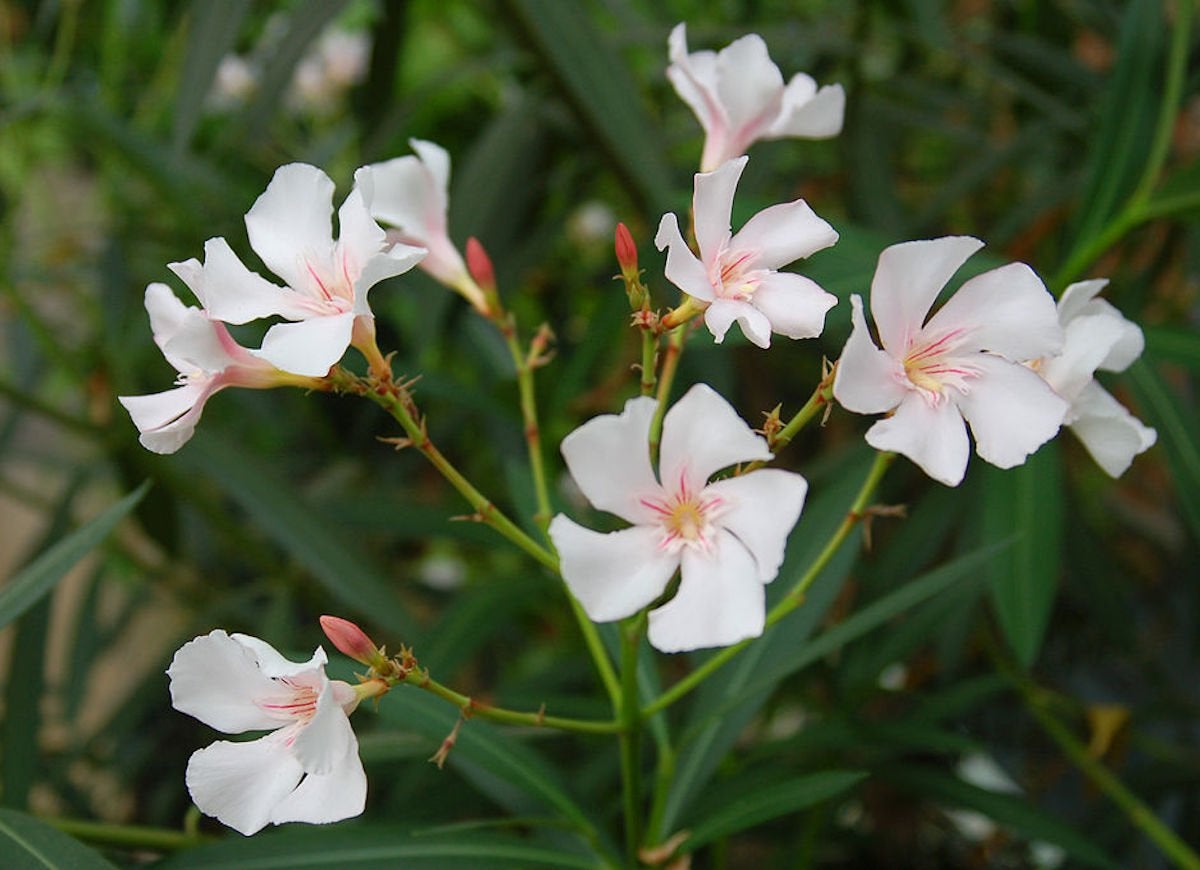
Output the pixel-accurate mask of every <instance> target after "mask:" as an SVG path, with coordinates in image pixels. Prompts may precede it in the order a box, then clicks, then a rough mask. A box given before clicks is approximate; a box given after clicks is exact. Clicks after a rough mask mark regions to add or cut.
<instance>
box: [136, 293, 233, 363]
mask: <svg viewBox="0 0 1200 870" xmlns="http://www.w3.org/2000/svg"><path fill="white" fill-rule="evenodd" d="M147 302H149V299H147ZM224 336H228V332H226V331H225V324H223V323H218V322H214V321H212V320H209V319H208V318H207V317H206V316H205V315H204V312H202V311H201V310H200V309H199V308H189V309H187V311H186V312H185V313H184V316H183V320H182V322H181V323H180V325H179V329H177V330H176V331H175V334H174V335H172V336H171V337H170V338H168V339H167V340H166V341H164V342H163V343H162V352H163V356H165V357H166V358H167V359H168V360H170V361H171V362H172V364H175V363H183V365H182V366H180V367H179V371H180V372H181V373H183V374H192V373H195V372H197V371H200V372H204V373H206V374H216V373H218V372H222V371H224V370H225V369H227V368H229V367H230V366H232V365H236V364H237V363H239V362H243V361H245V360H248V359H249V357H245V358H244V359H242V360H238V359H234V358H233V356H231V355H230V353H229V350H228V349H227V346H226V344H225V342H224V341H222V338H223V337H224ZM229 346H230V347H236V345H233V344H232V342H231V343H230V345H229Z"/></svg>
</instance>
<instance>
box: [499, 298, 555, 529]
mask: <svg viewBox="0 0 1200 870" xmlns="http://www.w3.org/2000/svg"><path fill="white" fill-rule="evenodd" d="M496 325H497V326H498V327H499V328H500V332H501V334H503V336H504V343H505V344H506V345H508V352H509V354H510V355H511V356H512V361H513V365H514V366H515V367H516V370H517V391H518V393H519V394H520V401H521V422H522V424H523V425H524V427H525V446H526V449H527V451H528V453H529V469H530V473H531V474H532V476H533V491H534V493H535V496H536V498H537V513H536V514H535V515H534V517H533V520H534V522H535V523H537V526H538V528H539V529H541V530H542V532H543V533H545V531H546V527H547V526H549V525H550V493H549V489H548V487H547V486H546V467H545V463H544V462H543V460H542V438H541V429H540V427H539V425H538V412H537V395H536V393H535V392H534V384H533V367H532V366H531V365H530V360H529V358H528V356H527V355H526V354H525V352H524V351H522V349H521V343H520V342H519V341H518V340H517V330H516V326H515V325H514V323H513V321H512V318H511V316H507V317H504V316H501V319H500V320H497V324H496Z"/></svg>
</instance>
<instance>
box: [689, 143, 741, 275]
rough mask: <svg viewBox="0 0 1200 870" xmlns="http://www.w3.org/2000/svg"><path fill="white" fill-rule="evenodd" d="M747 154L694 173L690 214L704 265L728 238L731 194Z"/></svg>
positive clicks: (714, 256)
mask: <svg viewBox="0 0 1200 870" xmlns="http://www.w3.org/2000/svg"><path fill="white" fill-rule="evenodd" d="M748 159H749V158H746V157H739V158H737V159H736V160H729V161H727V162H725V163H722V164H721V166H720V167H719V168H717V169H715V170H713V171H712V172H698V173H696V180H695V186H694V193H693V196H692V216H693V219H694V221H695V226H696V243H697V245H698V246H699V248H700V259H701V260H703V261H704V264H705V265H706V266H708V265H711V263H712V262H713V260H714V259H715V258H716V257H717V255H718V254H719V253H720V252H721V248H722V247H723V246H724V245H725V244H726V243H727V242H728V241H729V220H730V217H729V216H730V215H731V214H732V213H733V195H734V193H735V192H736V191H737V185H738V179H740V178H741V177H742V170H743V169H745V168H746V161H747V160H748Z"/></svg>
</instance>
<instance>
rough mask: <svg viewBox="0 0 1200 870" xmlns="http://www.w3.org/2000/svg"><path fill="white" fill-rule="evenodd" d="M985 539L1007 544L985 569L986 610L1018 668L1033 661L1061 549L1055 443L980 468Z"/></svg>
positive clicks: (1058, 465)
mask: <svg viewBox="0 0 1200 870" xmlns="http://www.w3.org/2000/svg"><path fill="white" fill-rule="evenodd" d="M982 472H983V479H982V483H983V485H984V512H983V516H984V520H983V523H984V530H985V540H989V541H996V540H1002V539H1005V538H1011V539H1012V541H1013V543H1012V546H1011V547H1009V548H1007V549H1006V550H1005V551H1004V552H1003V553H999V554H997V555H996V557H995V559H993V560H992V562H991V564H990V565H989V566H988V576H989V578H990V583H991V594H992V606H993V607H994V608H995V610H996V617H997V619H998V621H999V622H1000V627H1001V629H1002V630H1003V631H1004V636H1005V638H1007V640H1008V643H1009V646H1011V647H1012V650H1013V652H1014V653H1015V654H1016V657H1017V661H1019V662H1020V663H1021V665H1022V666H1023V667H1026V668H1028V667H1030V666H1031V665H1032V664H1033V662H1034V661H1035V660H1036V659H1037V655H1038V651H1039V650H1040V649H1041V646H1042V639H1043V638H1044V637H1045V634H1046V627H1047V625H1049V622H1050V613H1051V611H1052V610H1053V608H1054V599H1055V594H1056V592H1057V590H1058V579H1059V572H1060V569H1061V560H1062V547H1063V523H1064V507H1063V486H1064V484H1063V479H1062V462H1061V459H1060V457H1059V451H1058V445H1057V444H1056V443H1054V442H1051V443H1049V444H1046V445H1044V446H1043V447H1042V448H1041V449H1040V450H1039V451H1038V452H1037V453H1035V454H1034V455H1033V456H1030V457H1029V459H1028V460H1027V461H1026V462H1025V464H1024V465H1022V466H1021V467H1019V468H1012V469H1008V470H1002V469H998V468H993V467H992V466H990V465H988V466H986V467H984V468H983V469H982Z"/></svg>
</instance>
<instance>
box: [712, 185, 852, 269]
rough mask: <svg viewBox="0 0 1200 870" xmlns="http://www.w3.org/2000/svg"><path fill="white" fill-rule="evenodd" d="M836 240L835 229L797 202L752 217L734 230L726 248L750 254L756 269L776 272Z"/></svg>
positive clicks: (802, 201) (803, 204)
mask: <svg viewBox="0 0 1200 870" xmlns="http://www.w3.org/2000/svg"><path fill="white" fill-rule="evenodd" d="M837 240H838V234H837V230H835V229H834V228H833V227H831V226H830V225H829V224H828V223H827V222H826V221H825V220H823V219H821V218H819V217H817V215H816V213H815V212H814V211H813V210H812V209H811V208H809V206H808V203H806V202H805V201H804V200H802V199H798V200H796V201H794V202H787V203H781V204H779V205H773V206H771V207H769V208H765V209H763V210H762V211H760V212H759V213H758V214H756V215H754V217H752V218H750V220H748V221H747V222H746V225H745V226H744V227H742V228H741V229H740V230H738V232H737V235H735V236H734V237H733V239H732V240H731V241H730V243H729V247H730V250H733V251H745V252H746V253H748V254H750V255H751V256H752V257H753V263H754V267H755V268H757V269H778V268H780V267H782V266H786V265H787V264H788V263H794V262H795V261H796V260H800V259H804V258H806V257H811V256H812V255H813V254H815V253H816V252H817V251H820V250H824V249H825V248H828V247H829V246H830V245H832V244H833V243H834V242H836V241H837Z"/></svg>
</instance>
